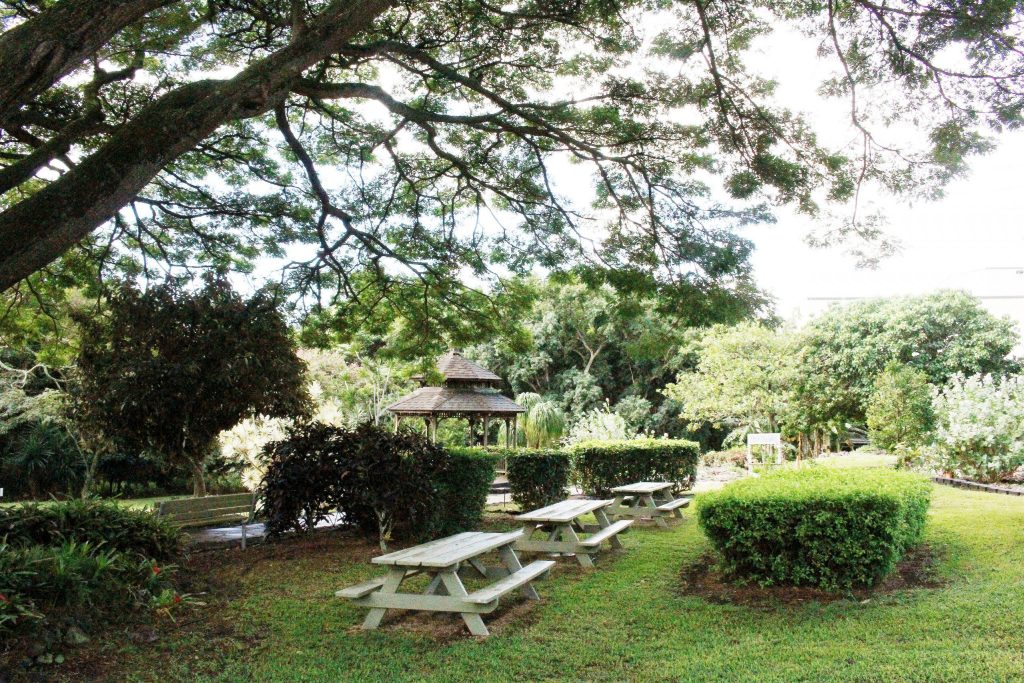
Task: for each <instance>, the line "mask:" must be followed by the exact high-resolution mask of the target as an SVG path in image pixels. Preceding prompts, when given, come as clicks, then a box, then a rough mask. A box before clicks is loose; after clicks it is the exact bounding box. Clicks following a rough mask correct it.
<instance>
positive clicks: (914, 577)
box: [679, 545, 944, 609]
mask: <svg viewBox="0 0 1024 683" xmlns="http://www.w3.org/2000/svg"><path fill="white" fill-rule="evenodd" d="M938 560H939V552H938V551H937V550H936V549H935V548H933V547H931V546H929V545H921V546H918V547H916V548H914V549H912V550H910V551H908V552H907V554H906V555H905V556H904V557H903V559H902V560H900V562H899V563H898V564H897V565H896V569H895V570H894V571H893V572H892V573H891V574H890V575H889V576H888V577H887V578H886V579H885V581H883V582H882V583H881V584H879V585H878V586H875V587H873V588H855V589H853V590H852V591H849V592H843V593H830V592H828V591H825V590H822V589H820V588H811V587H806V586H764V587H762V586H759V585H757V584H756V583H748V582H743V581H738V580H736V579H734V578H732V577H730V576H728V575H727V574H726V573H725V572H723V571H722V570H721V569H720V568H719V566H718V559H717V558H716V557H715V556H714V555H712V554H710V553H708V554H705V555H702V556H701V557H699V558H698V559H697V560H696V561H694V562H692V563H690V564H688V565H686V566H684V567H683V569H682V571H681V572H680V581H679V593H680V594H682V595H696V596H698V597H701V598H703V599H704V600H706V601H707V602H710V603H712V604H716V605H725V604H729V605H744V606H748V607H757V608H763V609H772V608H775V607H780V606H787V605H801V604H806V603H810V602H816V603H821V604H829V603H832V602H837V601H839V600H858V601H860V602H864V601H868V600H872V599H874V598H877V597H881V596H884V595H888V594H891V593H897V592H901V591H908V590H917V589H933V588H941V587H942V586H943V585H944V582H943V581H941V580H940V579H939V578H938V576H937V575H936V573H935V567H936V566H937V564H938Z"/></svg>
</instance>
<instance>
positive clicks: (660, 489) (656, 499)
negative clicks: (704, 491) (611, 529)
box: [608, 481, 693, 528]
mask: <svg viewBox="0 0 1024 683" xmlns="http://www.w3.org/2000/svg"><path fill="white" fill-rule="evenodd" d="M673 486H674V484H672V483H671V482H665V481H640V482H637V483H635V484H626V485H625V486H616V487H615V488H613V489H612V493H614V494H615V501H614V502H613V503H612V504H611V505H610V506H609V507H608V516H609V517H612V518H615V519H618V518H632V519H641V518H648V519H653V520H654V521H655V523H657V525H658V526H660V527H663V528H667V527H668V521H667V520H669V519H672V518H673V517H674V518H675V519H682V517H683V513H682V508H684V507H686V506H688V505H689V504H690V501H692V500H693V496H682V497H680V498H675V497H674V496H673V495H672V487H673Z"/></svg>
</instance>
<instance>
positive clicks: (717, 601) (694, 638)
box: [0, 461, 1024, 683]
mask: <svg viewBox="0 0 1024 683" xmlns="http://www.w3.org/2000/svg"><path fill="white" fill-rule="evenodd" d="M844 463H845V461H844ZM845 464H846V465H850V463H845ZM486 528H491V529H494V528H513V525H512V524H511V523H510V522H508V521H503V518H492V521H490V522H488V523H487V525H486ZM1021 529H1024V501H1022V500H1018V499H1013V498H1008V497H1005V496H992V495H990V494H985V493H978V492H968V491H962V490H958V489H952V488H947V487H936V488H935V490H934V501H933V504H932V508H931V512H930V514H929V522H928V524H927V526H926V528H925V531H924V537H923V542H924V544H925V545H926V546H927V547H929V548H930V549H931V551H932V553H931V554H932V556H933V558H934V564H933V565H932V566H931V567H930V568H929V569H928V576H929V578H928V581H927V582H926V584H927V587H914V586H904V587H902V588H899V589H895V590H893V589H890V588H888V587H887V585H886V584H883V585H882V586H880V587H878V588H875V589H871V590H868V591H866V592H857V594H856V599H847V598H845V597H844V596H843V595H839V596H838V599H832V600H830V601H828V602H825V601H822V600H818V599H816V598H814V597H807V595H808V594H807V593H802V592H790V593H785V592H783V593H779V592H777V591H786V590H788V589H779V588H772V589H765V596H766V599H765V600H764V601H762V602H759V603H757V604H749V603H748V602H729V600H728V596H718V597H713V596H708V595H704V594H701V593H698V592H696V591H694V590H692V589H691V588H688V587H687V586H686V585H685V584H684V583H682V582H681V580H680V572H681V570H684V569H685V568H687V567H691V566H693V565H694V564H695V563H697V562H699V561H700V560H701V558H702V557H704V556H706V555H707V553H709V552H711V551H712V546H711V544H710V542H709V541H708V540H707V539H706V538H705V537H704V535H703V534H702V533H701V531H700V529H699V528H698V525H697V524H696V523H695V522H694V520H693V518H692V517H688V519H687V521H685V522H684V523H683V524H681V525H678V526H676V527H674V528H672V529H670V530H667V531H663V530H657V529H651V528H646V527H642V528H635V529H631V530H630V533H629V534H627V535H626V536H624V537H623V542H624V543H625V545H626V548H625V550H624V551H623V552H622V553H620V554H616V555H612V556H609V557H606V558H604V559H602V560H599V568H598V570H596V571H583V570H579V569H576V568H574V567H573V566H572V565H571V564H560V565H559V567H558V568H557V571H556V572H554V573H552V575H551V577H550V579H548V580H546V581H544V582H541V583H539V584H538V590H539V592H540V594H541V596H542V601H541V603H539V604H532V603H525V602H517V601H515V600H510V601H508V606H507V607H503V608H502V610H501V611H499V612H498V613H495V615H493V616H492V617H491V618H490V619H488V625H489V626H490V627H491V628H492V636H491V637H490V638H489V639H487V640H485V641H477V640H475V639H473V638H470V637H467V636H466V635H465V634H464V630H463V627H462V626H461V621H460V620H458V618H457V617H454V618H452V619H450V620H447V621H446V620H445V618H443V617H437V616H436V615H413V616H409V617H403V618H401V619H394V618H390V617H389V618H388V619H386V620H385V623H384V625H383V627H382V628H381V629H380V630H379V631H376V632H373V633H366V632H362V631H360V630H359V629H358V628H357V626H358V624H359V623H360V622H361V621H362V618H363V617H364V616H365V610H364V609H361V608H358V607H355V606H353V605H351V604H350V603H348V602H347V601H342V600H337V599H334V598H333V597H332V596H333V593H334V591H335V590H337V589H338V588H340V587H342V586H346V585H351V584H353V583H356V582H359V581H362V580H365V579H367V578H370V577H372V576H377V575H379V573H380V570H379V569H377V568H374V567H372V566H371V565H370V564H369V562H368V561H369V559H370V558H371V557H373V556H374V555H376V554H378V553H379V552H380V551H379V549H378V548H377V546H376V544H375V543H374V542H373V541H365V540H361V539H359V538H357V537H355V538H354V537H352V536H346V535H344V534H336V533H332V534H316V535H312V536H308V537H304V538H301V539H295V540H289V541H287V542H283V543H280V544H271V545H268V546H264V547H255V548H252V549H250V550H248V551H246V553H244V554H232V553H203V554H199V555H195V556H193V558H192V559H191V560H190V562H189V565H188V566H187V567H186V568H184V569H183V571H186V570H187V571H190V572H193V573H195V574H199V575H209V576H210V577H211V582H212V583H213V584H214V585H220V586H222V589H221V590H220V591H219V592H216V593H215V594H210V595H207V596H204V598H203V599H204V601H209V602H210V603H211V604H210V606H209V608H208V609H203V608H195V611H194V612H193V613H191V614H190V615H189V616H188V617H182V618H179V622H181V623H184V622H185V621H189V622H191V623H190V624H189V626H187V627H185V628H182V627H179V626H177V625H175V624H173V623H171V622H170V621H166V620H165V621H162V622H161V623H160V624H159V626H158V628H157V630H156V631H155V632H154V633H153V634H151V637H152V638H154V640H153V642H151V643H145V642H143V641H139V640H135V639H132V638H128V639H126V638H125V634H124V633H123V632H121V631H117V632H114V633H111V634H110V635H109V637H106V638H96V639H94V641H93V642H91V643H89V644H88V645H86V646H83V647H82V648H80V649H79V650H77V651H75V652H74V653H73V654H72V655H71V656H69V660H68V662H66V663H65V664H64V665H63V666H62V667H54V668H52V669H50V670H49V672H48V673H50V674H51V675H52V677H53V678H52V680H54V681H81V680H129V681H156V680H161V681H179V680H180V681H190V682H191V681H200V682H207V681H248V680H260V681H294V680H306V681H325V682H326V681H361V682H365V681H373V682H376V681H381V682H383V681H424V680H426V681H453V682H454V681H466V680H487V681H523V680H588V681H623V680H636V681H646V680H678V681H749V682H753V681H758V682H764V683H793V682H801V681H806V682H808V683H810V682H815V683H817V682H820V681H857V682H860V683H863V682H871V681H876V682H888V681H898V680H907V681H910V680H921V678H922V676H927V678H928V680H931V681H942V682H956V681H964V682H970V683H975V682H977V681H979V680H992V681H997V680H1000V681H1011V680H1015V678H1017V677H1019V675H1020V672H1021V671H1022V670H1024V669H1022V667H1024V657H1022V652H1024V616H1022V615H1024V594H1022V592H1021V591H1020V585H1021V582H1022V581H1024V544H1022V543H1021V540H1022V537H1021ZM745 590H761V589H759V588H758V587H757V586H756V584H750V585H748V586H747V587H746V589H745ZM776 596H778V597H776ZM951 615H956V618H951ZM769 644H770V645H769ZM769 652H770V656H769V654H768V653H769ZM3 669H4V662H2V661H0V670H3ZM979 672H981V673H980V674H979ZM14 680H20V677H15V678H14Z"/></svg>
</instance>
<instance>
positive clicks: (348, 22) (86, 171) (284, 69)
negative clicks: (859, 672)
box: [0, 0, 395, 291]
mask: <svg viewBox="0 0 1024 683" xmlns="http://www.w3.org/2000/svg"><path fill="white" fill-rule="evenodd" d="M394 3H395V0H362V1H361V2H345V1H344V0H335V1H334V2H332V3H331V4H330V5H328V7H327V8H326V9H325V10H324V11H323V12H321V14H320V15H319V17H318V18H317V19H316V20H315V22H312V23H311V24H310V26H309V27H308V28H307V30H306V31H305V32H303V34H302V36H301V37H300V38H299V39H298V40H296V41H294V42H292V43H291V44H289V45H288V46H286V47H283V48H281V49H280V50H278V51H277V52H275V53H273V54H271V55H269V56H268V57H266V58H264V59H261V60H259V61H257V62H254V63H253V64H252V65H251V66H249V67H248V68H246V69H245V70H244V71H242V72H241V73H240V74H238V75H237V76H235V77H234V78H232V79H229V80H226V81H220V80H203V81H196V82H193V83H188V84H186V85H183V86H181V87H179V88H177V89H175V90H173V91H171V92H169V93H168V94H166V95H164V96H163V97H161V98H160V99H158V100H156V101H155V102H153V103H152V104H150V105H149V106H147V107H146V108H144V109H143V110H142V111H141V112H140V113H139V114H138V115H137V116H135V118H133V119H132V120H131V121H129V122H128V123H126V124H125V125H124V126H122V127H121V128H120V129H119V130H118V131H117V132H116V133H114V134H113V135H112V136H111V137H110V139H109V140H108V141H107V142H106V143H105V144H104V145H103V146H102V147H101V148H100V149H99V150H97V151H96V152H95V153H94V154H92V155H91V156H89V157H88V158H86V159H85V160H84V161H82V162H81V163H80V164H78V166H76V167H75V168H74V169H73V170H71V171H70V172H68V173H66V174H65V175H63V176H62V177H61V178H60V179H58V180H56V181H54V182H53V183H50V184H49V185H48V186H47V187H45V188H43V189H42V190H40V191H39V192H37V193H36V194H34V195H33V196H32V197H30V198H28V199H26V200H24V201H22V202H20V203H18V204H17V205H15V206H13V207H11V208H10V209H8V210H7V211H5V212H3V213H2V214H0V291H3V290H5V289H7V288H8V287H10V286H11V285H13V284H14V283H15V282H18V281H19V280H21V279H22V278H24V277H27V276H28V275H30V274H31V273H32V272H34V271H36V270H38V269H39V268H41V267H42V266H44V265H45V264H47V263H49V262H51V261H52V260H54V259H55V258H57V257H58V256H60V255H61V254H62V253H63V252H64V251H66V250H67V249H69V248H70V247H71V246H73V245H74V244H75V243H77V242H78V241H79V240H81V239H82V238H83V237H85V236H86V235H88V234H89V233H90V232H91V231H92V230H94V229H96V228H97V227H99V226H100V225H103V224H104V223H105V222H107V221H108V220H110V219H111V218H112V217H113V216H114V215H115V214H116V213H117V212H118V211H119V210H120V209H121V208H122V207H124V206H125V205H126V204H127V203H128V202H129V201H131V200H132V199H133V198H134V197H135V196H136V194H137V193H138V192H139V191H140V190H142V188H144V187H145V186H146V184H147V183H149V182H150V181H151V180H152V179H153V178H154V177H155V176H156V175H157V174H158V173H159V172H160V170H161V169H162V168H164V167H165V166H167V165H168V164H170V163H171V162H172V161H174V160H175V159H177V158H178V157H179V156H181V155H182V154H184V153H185V152H187V151H189V150H191V149H192V148H194V147H195V146H196V145H197V144H199V143H200V142H201V141H202V140H203V139H204V138H206V137H207V136H209V135H211V134H212V133H213V132H214V131H215V130H216V129H217V128H218V127H219V126H221V125H223V124H225V123H228V122H230V121H234V120H238V119H242V118H248V117H252V116H256V115H259V114H262V113H264V112H266V111H267V110H269V109H271V108H273V106H274V105H275V104H276V103H278V102H280V101H281V100H282V99H283V98H284V97H286V96H287V94H288V92H289V91H290V90H291V88H292V86H293V85H294V83H295V81H296V80H297V79H298V78H299V76H300V75H301V74H302V72H303V71H304V70H305V69H307V68H308V67H310V66H312V65H313V64H316V63H317V62H319V61H321V60H322V59H324V58H326V57H327V56H329V55H331V54H333V53H335V52H337V51H338V50H339V49H340V48H341V46H342V45H343V44H344V43H346V42H348V41H350V40H352V39H353V38H354V37H355V36H357V35H358V34H359V33H361V32H362V31H364V30H365V29H367V28H368V27H369V26H370V25H371V24H372V22H373V20H374V19H375V18H376V17H378V16H379V15H380V14H382V13H383V12H384V11H386V10H387V9H388V8H389V7H390V6H392V5H393V4H394Z"/></svg>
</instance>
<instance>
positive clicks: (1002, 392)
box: [933, 375, 1024, 482]
mask: <svg viewBox="0 0 1024 683" xmlns="http://www.w3.org/2000/svg"><path fill="white" fill-rule="evenodd" d="M933 407H934V410H935V449H936V452H937V459H938V466H939V469H941V470H943V471H948V472H953V473H955V474H956V475H958V476H962V477H965V478H968V479H973V480H976V481H983V482H994V481H999V480H1000V479H1002V478H1004V477H1006V476H1007V475H1009V474H1010V473H1012V472H1013V471H1014V470H1016V469H1017V468H1018V467H1020V466H1021V465H1024V379H1022V378H1020V377H1007V378H1004V379H1002V380H997V379H994V378H993V377H992V376H991V375H975V376H972V377H964V376H962V375H959V376H954V377H953V378H952V379H951V380H950V381H949V383H948V384H947V385H946V387H945V388H944V389H943V390H942V391H941V392H938V393H936V395H935V397H934V404H933Z"/></svg>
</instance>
